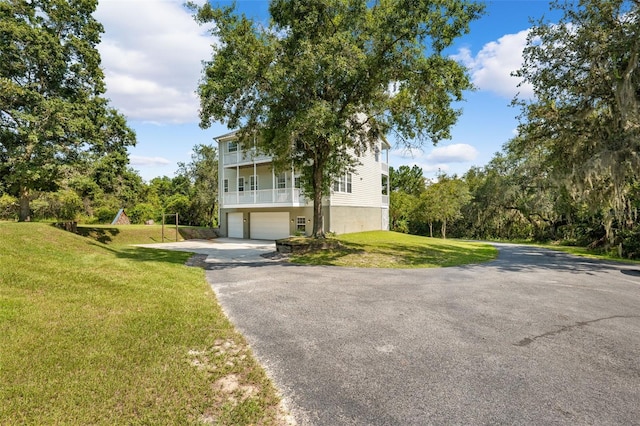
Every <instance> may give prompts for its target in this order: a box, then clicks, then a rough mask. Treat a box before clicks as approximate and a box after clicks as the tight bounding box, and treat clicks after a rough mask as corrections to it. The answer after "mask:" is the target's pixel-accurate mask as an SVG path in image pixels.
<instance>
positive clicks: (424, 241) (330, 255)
mask: <svg viewBox="0 0 640 426" xmlns="http://www.w3.org/2000/svg"><path fill="white" fill-rule="evenodd" d="M337 239H338V240H339V241H340V243H341V245H342V248H340V249H332V250H318V251H314V252H310V253H305V254H293V255H291V257H290V260H291V261H292V262H294V263H301V264H306V265H335V266H350V267H375V268H437V267H443V266H456V265H465V264H469V263H480V262H487V261H490V260H493V259H495V258H496V256H497V254H498V251H497V250H496V249H495V248H494V247H493V246H491V245H489V244H481V243H472V242H464V241H459V240H443V239H436V238H427V237H420V236H416V235H407V234H402V233H397V232H389V231H371V232H359V233H354V234H344V235H340V236H338V237H337Z"/></svg>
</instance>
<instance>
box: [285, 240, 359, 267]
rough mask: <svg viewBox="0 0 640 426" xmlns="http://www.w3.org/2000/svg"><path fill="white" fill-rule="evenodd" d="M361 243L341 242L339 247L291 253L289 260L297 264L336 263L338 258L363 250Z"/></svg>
mask: <svg viewBox="0 0 640 426" xmlns="http://www.w3.org/2000/svg"><path fill="white" fill-rule="evenodd" d="M364 247H365V246H364V245H363V244H357V243H346V244H345V243H342V247H341V248H333V249H319V250H313V251H309V252H307V253H300V254H293V255H291V261H292V262H293V263H295V264H298V265H337V264H338V260H340V259H342V258H344V257H346V256H349V255H352V254H356V255H357V254H363V253H364V252H365V250H364Z"/></svg>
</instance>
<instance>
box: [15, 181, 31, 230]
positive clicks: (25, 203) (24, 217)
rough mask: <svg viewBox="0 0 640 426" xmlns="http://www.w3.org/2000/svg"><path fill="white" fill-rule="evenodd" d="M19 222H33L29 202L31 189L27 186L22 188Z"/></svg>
mask: <svg viewBox="0 0 640 426" xmlns="http://www.w3.org/2000/svg"><path fill="white" fill-rule="evenodd" d="M18 221H19V222H30V221H31V206H30V200H29V188H27V187H26V186H21V187H20V215H19V217H18Z"/></svg>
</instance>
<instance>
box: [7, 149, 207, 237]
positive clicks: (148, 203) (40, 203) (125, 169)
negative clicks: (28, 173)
mask: <svg viewBox="0 0 640 426" xmlns="http://www.w3.org/2000/svg"><path fill="white" fill-rule="evenodd" d="M112 161H113V159H111V160H109V161H107V160H102V161H98V162H93V163H87V164H85V165H84V166H82V167H81V166H80V165H78V164H76V165H75V166H74V167H68V168H67V170H66V171H65V172H64V173H63V175H64V176H63V177H62V178H61V179H60V180H59V181H58V182H56V189H55V190H54V191H45V190H34V191H32V192H31V193H30V195H29V205H30V207H29V216H30V220H59V221H80V222H82V223H89V224H92V223H111V221H112V220H113V219H114V218H115V216H116V214H117V212H118V211H119V210H120V209H121V208H124V209H125V212H126V214H127V216H128V217H129V218H130V219H131V222H132V223H138V224H142V223H146V222H148V221H153V222H155V223H160V221H161V220H162V215H163V214H164V213H166V214H175V213H178V215H179V218H180V219H179V221H180V224H183V225H192V226H208V227H215V226H217V224H218V217H217V214H218V211H217V206H218V187H217V182H218V179H217V176H218V157H217V150H216V148H215V147H213V146H211V145H196V146H195V147H194V148H193V154H192V156H191V161H189V162H188V163H178V169H177V171H176V173H175V175H174V176H173V177H167V176H162V177H156V178H153V179H151V180H150V181H149V182H145V181H144V180H143V179H142V177H140V175H139V174H138V172H136V171H135V170H133V169H132V168H131V167H129V166H128V159H127V158H126V157H125V158H122V163H121V164H120V165H116V164H113V162H112ZM4 188H6V187H3V186H0V219H1V220H17V219H19V216H20V200H19V198H18V197H17V196H16V194H15V193H12V192H11V191H9V190H5V189H4ZM174 221H175V218H167V223H175V222H174Z"/></svg>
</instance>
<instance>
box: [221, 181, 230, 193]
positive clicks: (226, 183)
mask: <svg viewBox="0 0 640 426" xmlns="http://www.w3.org/2000/svg"><path fill="white" fill-rule="evenodd" d="M222 185H223V187H224V192H229V179H225V180H224V183H223V184H222Z"/></svg>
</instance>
